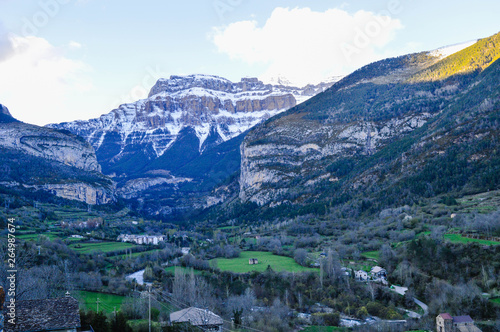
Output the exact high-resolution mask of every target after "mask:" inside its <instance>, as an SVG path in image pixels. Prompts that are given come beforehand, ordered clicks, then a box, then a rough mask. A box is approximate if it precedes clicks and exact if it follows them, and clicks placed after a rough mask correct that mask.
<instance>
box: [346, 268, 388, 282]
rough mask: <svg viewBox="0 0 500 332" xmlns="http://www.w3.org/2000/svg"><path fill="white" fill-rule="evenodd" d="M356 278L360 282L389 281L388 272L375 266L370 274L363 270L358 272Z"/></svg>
mask: <svg viewBox="0 0 500 332" xmlns="http://www.w3.org/2000/svg"><path fill="white" fill-rule="evenodd" d="M354 277H355V278H356V280H358V281H368V280H375V281H382V282H383V281H386V280H387V271H386V270H385V269H384V268H381V267H380V266H374V267H372V269H371V270H370V272H369V273H368V272H366V271H363V270H358V271H356V272H355V273H354Z"/></svg>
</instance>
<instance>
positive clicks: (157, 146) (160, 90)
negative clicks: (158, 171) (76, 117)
mask: <svg viewBox="0 0 500 332" xmlns="http://www.w3.org/2000/svg"><path fill="white" fill-rule="evenodd" d="M324 89H325V87H324V86H323V85H321V86H319V85H318V86H307V88H304V89H301V88H295V87H289V86H273V85H270V84H264V83H262V82H261V81H259V80H258V79H256V78H243V79H242V80H241V81H240V82H238V83H233V82H231V81H229V80H227V79H225V78H222V77H218V76H210V75H188V76H171V77H170V78H169V79H160V80H158V81H157V83H156V84H155V86H153V88H152V89H151V91H150V94H149V96H148V98H147V99H143V100H139V101H136V102H134V103H130V104H124V105H120V107H118V108H117V109H115V110H112V111H111V112H110V113H108V114H105V115H102V116H101V117H99V118H96V119H91V120H88V121H74V122H68V123H61V124H53V125H49V126H50V127H53V128H58V129H66V130H69V131H71V132H72V133H75V134H77V135H80V136H82V137H83V138H85V140H87V141H88V142H89V143H90V144H91V145H92V146H93V147H94V149H95V150H96V153H97V156H98V158H99V162H100V163H101V164H102V166H103V171H104V172H106V173H108V174H110V173H114V172H116V173H119V174H121V173H129V170H130V169H131V168H132V169H133V170H134V171H137V170H138V169H140V168H141V167H143V166H144V165H145V164H146V163H147V162H148V161H152V160H155V159H157V158H160V157H162V156H164V157H165V158H166V159H168V152H169V151H170V150H172V149H174V150H176V149H189V150H190V152H189V153H187V154H186V158H187V156H188V155H192V152H193V151H191V150H193V149H194V148H195V147H196V148H195V150H196V151H195V152H196V153H197V154H201V153H203V151H205V150H206V149H207V148H209V147H211V146H216V145H218V144H220V143H222V142H225V141H227V140H229V139H231V138H233V137H235V136H238V135H240V134H241V133H243V132H245V131H247V130H248V129H250V128H252V127H254V126H255V125H256V124H258V123H260V122H262V121H264V120H266V119H268V118H270V117H272V116H274V115H276V114H278V113H280V112H283V111H285V110H287V109H289V108H291V107H293V106H295V105H296V104H297V103H298V102H302V101H304V100H306V99H308V98H310V97H311V96H313V95H315V94H317V93H318V92H321V91H323V90H324ZM186 144H188V145H189V146H188V145H186ZM176 146H177V148H176ZM139 156H140V158H139ZM133 160H137V161H133ZM122 164H127V166H126V167H125V168H123V167H121V165H122ZM115 166H117V167H115Z"/></svg>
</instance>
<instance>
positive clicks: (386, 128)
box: [239, 35, 499, 207]
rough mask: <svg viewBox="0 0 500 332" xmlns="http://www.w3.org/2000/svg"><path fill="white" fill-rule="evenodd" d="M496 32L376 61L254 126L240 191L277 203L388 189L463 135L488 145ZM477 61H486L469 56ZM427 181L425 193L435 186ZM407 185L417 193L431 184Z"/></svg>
mask: <svg viewBox="0 0 500 332" xmlns="http://www.w3.org/2000/svg"><path fill="white" fill-rule="evenodd" d="M498 39H499V35H497V36H494V37H492V38H489V39H487V40H481V41H479V42H478V43H477V44H475V43H468V44H466V45H464V46H463V47H462V48H465V47H466V48H465V49H464V50H463V51H462V50H461V49H460V48H458V49H456V50H455V51H454V52H453V54H452V55H450V54H451V53H450V54H446V56H443V52H428V53H427V52H423V53H419V54H412V55H408V56H403V57H399V58H394V59H387V60H383V61H380V62H377V63H374V64H371V65H368V66H366V67H364V68H361V69H360V70H358V71H356V72H354V73H353V74H351V75H349V76H347V77H345V78H344V79H342V80H341V81H339V82H337V83H336V84H334V85H333V86H332V87H331V88H330V89H329V90H327V91H325V92H324V93H321V94H319V95H317V96H316V97H314V98H311V99H310V100H309V101H307V102H306V103H304V104H301V105H298V106H297V107H294V108H293V109H291V110H289V111H287V112H285V113H283V114H280V115H278V116H276V117H274V118H273V119H270V120H269V121H266V122H265V123H263V124H261V125H259V126H257V127H255V128H254V129H252V130H251V131H250V132H249V133H248V134H247V135H246V137H245V140H244V142H243V144H242V145H241V158H242V159H241V176H240V193H239V196H240V199H241V200H242V201H243V202H255V203H257V204H259V205H268V206H270V207H273V206H276V205H280V204H295V205H306V204H311V203H317V202H328V204H333V203H332V201H333V202H342V201H343V200H345V199H347V198H346V197H358V196H359V192H363V193H366V196H365V198H366V197H369V194H368V193H369V192H370V191H373V192H376V195H381V197H382V196H383V194H382V192H381V191H380V190H381V188H393V187H396V186H397V185H399V184H398V183H400V182H401V183H402V182H404V181H407V182H405V184H406V186H407V187H409V184H411V185H413V183H416V182H412V181H413V180H407V179H412V177H417V176H420V175H417V174H420V173H419V172H421V171H422V169H427V168H429V167H432V166H431V165H429V164H428V163H427V160H431V159H433V158H436V156H441V155H447V156H448V154H449V153H451V152H449V151H452V150H453V149H458V148H457V146H460V148H462V146H461V145H460V144H458V142H461V138H459V137H460V136H468V137H470V138H471V139H472V138H473V137H476V139H472V140H470V141H469V144H471V147H472V145H474V146H476V145H477V146H476V147H475V148H474V149H476V148H477V150H478V151H483V150H482V149H488V148H485V146H488V144H487V143H486V142H487V140H486V141H484V137H492V136H491V135H493V137H494V136H495V135H496V134H497V131H491V130H486V131H485V129H484V128H489V127H491V125H490V123H489V122H488V120H487V116H486V115H485V114H487V113H488V112H492V113H491V115H490V118H491V119H493V118H494V117H495V116H496V115H493V114H496V113H495V112H497V111H495V107H496V106H493V105H497V106H498V100H499V99H498V98H499V97H498V93H496V92H494V91H495V89H496V88H493V86H496V84H497V83H494V82H496V79H497V77H498V76H496V75H498V70H497V69H494V68H498V61H496V62H495V60H496V59H497V58H498ZM492 45H493V46H492ZM494 45H496V46H494ZM471 54H472V55H471ZM469 58H471V59H474V60H470V59H469ZM475 62H480V63H481V66H482V67H479V66H472V65H470V64H474V63H475ZM493 64H495V65H493ZM490 65H491V68H488V67H489V66H490ZM484 68H488V70H484ZM482 70H484V72H482ZM495 70H497V71H495ZM436 77H437V78H439V79H436ZM487 82H489V83H487ZM492 84H493V85H492ZM479 86H485V87H486V86H488V88H485V87H483V88H482V89H483V90H480V88H479ZM495 103H497V104H495ZM486 104H487V105H489V106H490V107H489V108H487V107H482V108H483V109H484V111H479V110H477V111H472V110H473V109H474V110H476V109H478V108H481V107H480V105H486ZM486 109H487V111H486ZM451 110H453V112H452V111H451ZM473 114H474V115H473ZM490 122H491V121H490ZM475 123H482V125H481V126H482V127H481V126H479V125H473V124H475ZM459 124H460V125H459ZM493 127H494V126H493ZM444 128H447V129H444ZM458 128H460V129H458ZM483 131H485V132H483ZM483 141H484V142H483ZM481 144H484V146H482V145H481ZM474 149H472V148H470V149H469V150H470V152H469V153H472V151H473V150H474ZM423 151H425V153H424V152H423ZM464 151H466V150H464ZM464 154H466V153H465V152H464ZM479 154H481V155H483V156H485V155H489V154H491V152H488V153H487V152H484V151H483V152H481V153H479ZM479 154H478V153H475V154H474V156H475V155H479ZM466 157H467V156H466ZM467 158H468V159H467V160H473V159H471V158H472V157H470V156H468V157H467ZM491 158H493V157H491ZM482 162H484V160H483V161H482ZM385 163H387V164H385ZM440 163H441V161H440ZM445 164H446V163H445ZM480 167H481V166H479V165H478V166H474V167H472V166H471V172H475V171H476V169H480ZM428 172H431V171H430V170H429V171H428ZM432 172H434V170H433V171H432ZM426 174H427V173H426ZM485 174H486V173H485ZM481 176H482V175H481ZM448 177H451V175H448ZM402 179H404V180H402ZM446 180H447V179H446ZM446 180H445V179H443V180H442V181H441V182H443V183H444V182H445V181H446ZM428 181H431V179H429V180H428ZM408 183H409V184H408ZM437 185H442V184H441V183H437V184H434V186H437ZM319 188H322V189H319ZM391 190H392V189H391ZM398 190H401V189H398ZM429 190H430V193H426V195H433V194H434V193H435V192H437V190H436V189H435V188H434V189H432V187H431V189H429ZM433 190H434V191H433ZM407 191H408V192H409V194H407V196H409V197H410V196H411V197H419V195H423V194H422V193H423V192H425V190H422V189H421V188H420V191H417V190H415V192H412V191H411V190H410V189H407ZM377 197H378V196H377ZM359 199H363V198H361V197H360V198H359ZM325 204H326V203H324V204H322V205H321V206H322V207H325V206H326V205H325ZM370 204H372V203H370Z"/></svg>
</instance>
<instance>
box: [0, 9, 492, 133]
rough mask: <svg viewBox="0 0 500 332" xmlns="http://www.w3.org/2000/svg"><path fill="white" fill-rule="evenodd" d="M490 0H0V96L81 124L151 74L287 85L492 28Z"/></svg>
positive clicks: (24, 110)
mask: <svg viewBox="0 0 500 332" xmlns="http://www.w3.org/2000/svg"><path fill="white" fill-rule="evenodd" d="M499 12H500V2H499V1H491V0H489V1H485V0H478V1H475V2H471V1H426V0H421V1H416V0H386V1H374V0H366V1H364V0H358V1H351V2H344V1H332V0H330V1H323V0H316V1H281V0H267V1H257V0H254V1H251V0H193V1H184V2H183V1H169V0H161V1H160V0H155V1H153V0H149V1H148V0H145V1H131V0H36V1H29V0H25V1H18V0H0V103H2V104H5V105H6V106H7V107H9V109H10V111H11V113H12V114H13V115H14V116H15V117H17V118H19V119H20V120H23V121H25V122H29V123H36V124H47V123H52V122H61V121H70V120H75V119H89V118H92V117H97V116H99V115H100V114H103V113H107V112H109V111H111V110H112V109H113V108H115V107H117V106H118V105H119V104H121V103H124V102H130V101H133V100H137V99H140V98H143V97H144V96H145V94H147V92H148V91H149V89H150V88H151V86H152V85H153V84H154V82H155V81H156V79H158V78H160V77H168V76H170V75H174V74H175V75H178V74H193V73H204V74H214V75H219V76H223V77H226V78H228V79H230V80H233V81H239V79H240V78H241V77H246V76H253V77H259V78H260V79H262V80H264V81H270V80H271V79H272V78H273V77H276V76H283V77H286V78H288V79H290V80H291V81H292V82H293V83H295V84H297V85H304V84H306V83H309V82H311V83H315V82H318V81H321V80H323V79H326V78H328V77H330V76H334V75H345V74H348V73H349V72H351V71H352V70H354V69H356V68H358V67H360V66H362V65H364V64H367V63H369V62H372V61H375V60H378V59H381V58H384V57H389V56H396V55H401V54H406V53H411V52H416V51H424V50H432V49H435V48H439V47H441V46H446V45H450V44H454V43H459V42H464V41H469V40H472V39H477V38H481V37H487V36H489V35H492V34H494V33H497V32H499V31H500V22H499V20H498V13H499Z"/></svg>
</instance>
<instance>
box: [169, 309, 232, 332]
mask: <svg viewBox="0 0 500 332" xmlns="http://www.w3.org/2000/svg"><path fill="white" fill-rule="evenodd" d="M170 324H172V325H177V324H190V325H192V326H196V327H198V328H200V330H202V331H222V325H223V324H224V321H223V320H222V318H220V317H219V316H217V315H216V314H214V313H213V312H211V311H209V310H206V309H199V308H195V307H190V308H187V309H183V310H180V311H176V312H173V313H171V314H170Z"/></svg>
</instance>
